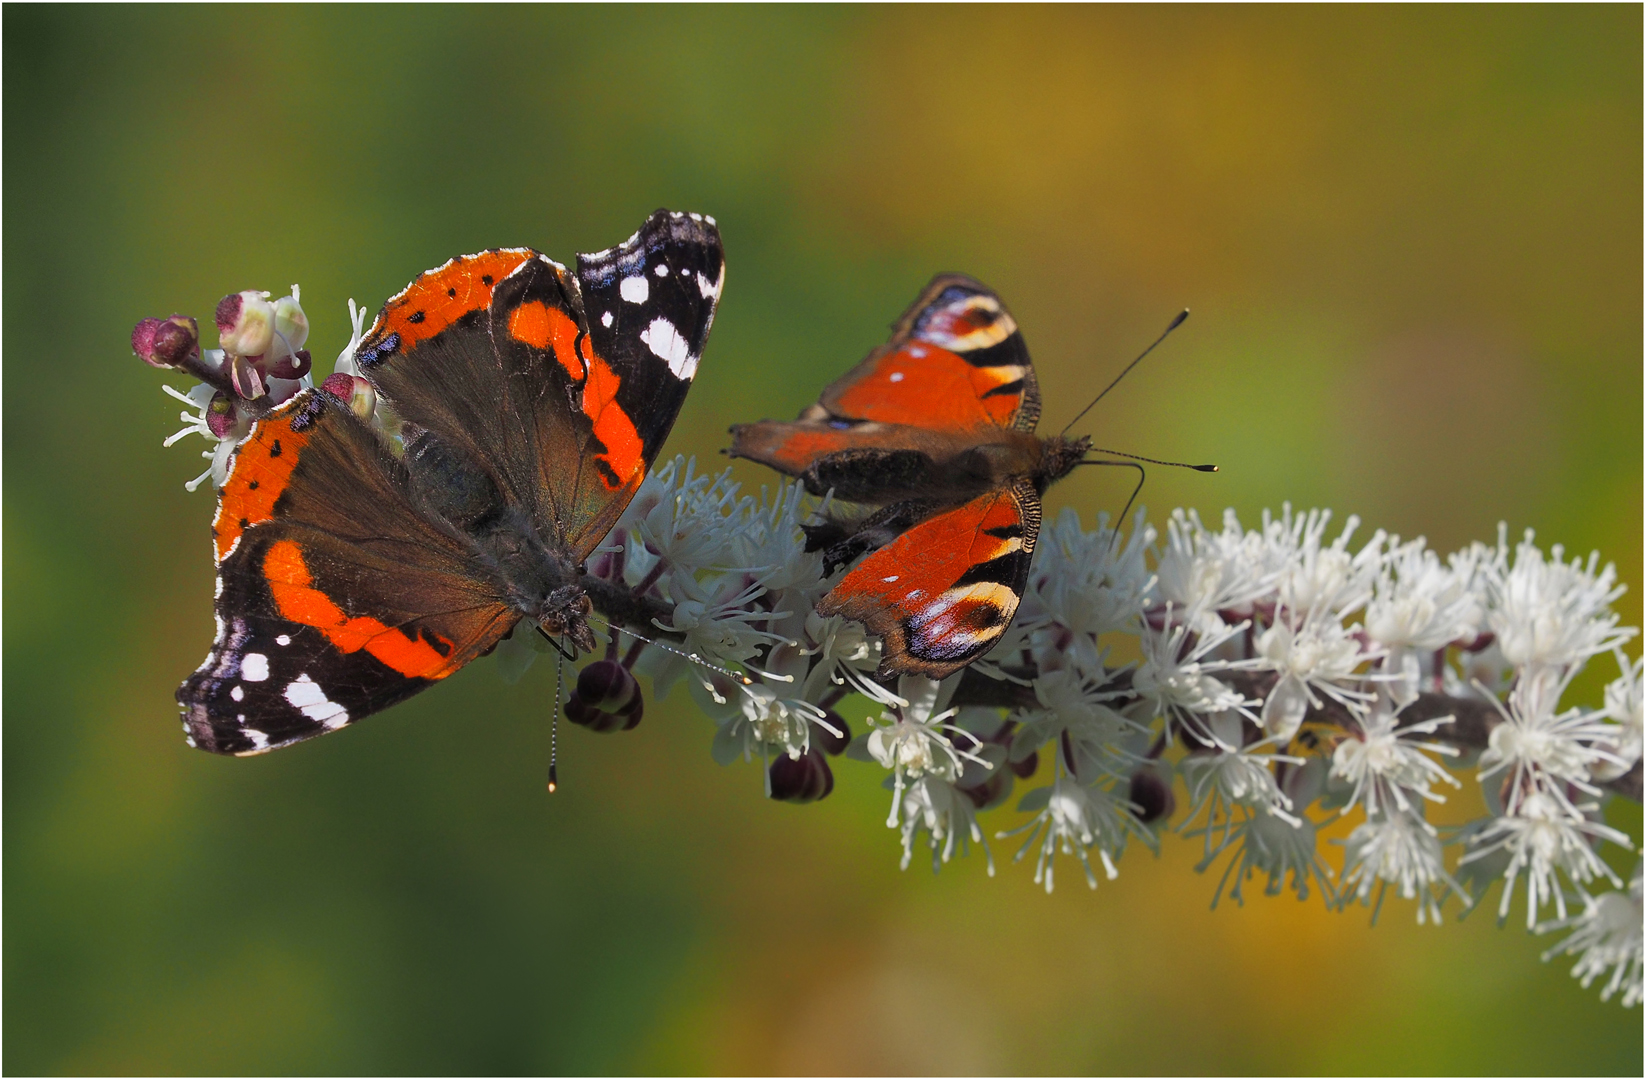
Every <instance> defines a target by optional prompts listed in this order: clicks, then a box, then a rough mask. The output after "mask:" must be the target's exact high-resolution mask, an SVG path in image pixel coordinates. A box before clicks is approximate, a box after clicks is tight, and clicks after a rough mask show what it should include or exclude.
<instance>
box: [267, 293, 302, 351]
mask: <svg viewBox="0 0 1646 1080" xmlns="http://www.w3.org/2000/svg"><path fill="white" fill-rule="evenodd" d="M274 329H275V332H276V333H278V334H279V335H280V336H281V337H283V338H285V339H286V344H288V345H290V346H291V347H292V349H293V350H297V349H301V348H302V347H303V343H304V342H305V341H307V340H309V317H308V316H307V315H305V314H303V308H302V306H301V305H299V304H298V302H297V297H295V296H282V297H281V298H280V299H278V300H276V301H275V302H274Z"/></svg>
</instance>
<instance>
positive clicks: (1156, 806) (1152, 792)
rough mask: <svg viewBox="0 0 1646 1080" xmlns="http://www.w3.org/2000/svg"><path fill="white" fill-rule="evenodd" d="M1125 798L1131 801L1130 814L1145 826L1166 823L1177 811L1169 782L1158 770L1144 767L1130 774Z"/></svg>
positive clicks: (1152, 767) (1175, 799) (1175, 800)
mask: <svg viewBox="0 0 1646 1080" xmlns="http://www.w3.org/2000/svg"><path fill="white" fill-rule="evenodd" d="M1126 797H1127V798H1128V799H1129V800H1131V803H1132V812H1133V813H1134V814H1136V815H1137V820H1138V821H1141V822H1142V823H1143V824H1145V825H1152V824H1154V823H1155V822H1157V821H1168V820H1170V819H1171V816H1172V812H1173V811H1174V810H1176V809H1177V796H1176V795H1173V794H1172V784H1171V781H1170V780H1168V779H1166V778H1165V777H1163V776H1161V775H1160V770H1158V769H1156V768H1155V767H1154V766H1152V765H1145V766H1143V767H1142V768H1140V769H1138V770H1137V771H1136V772H1134V773H1132V783H1131V789H1130V790H1129V791H1128V792H1127V794H1126Z"/></svg>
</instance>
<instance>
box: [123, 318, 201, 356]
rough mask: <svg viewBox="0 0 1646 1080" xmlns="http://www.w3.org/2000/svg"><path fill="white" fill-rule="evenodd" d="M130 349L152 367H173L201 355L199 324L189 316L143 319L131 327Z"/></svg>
mask: <svg viewBox="0 0 1646 1080" xmlns="http://www.w3.org/2000/svg"><path fill="white" fill-rule="evenodd" d="M131 351H132V352H134V353H136V354H137V355H138V356H140V357H142V359H143V362H144V363H146V364H148V365H150V366H151V367H157V368H174V367H176V366H177V365H178V364H181V363H183V362H184V361H185V360H188V359H189V358H190V357H194V356H199V355H200V326H199V324H198V323H196V322H195V321H194V320H193V319H191V318H189V317H188V316H187V315H173V316H172V317H171V318H169V319H144V320H143V321H142V322H140V323H138V324H137V325H136V326H135V327H134V328H133V329H132V332H131Z"/></svg>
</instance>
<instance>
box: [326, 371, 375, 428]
mask: <svg viewBox="0 0 1646 1080" xmlns="http://www.w3.org/2000/svg"><path fill="white" fill-rule="evenodd" d="M320 388H321V389H322V390H324V391H326V393H328V394H331V395H332V396H334V397H340V398H342V399H343V401H344V403H345V404H347V405H348V407H349V408H350V409H352V410H353V411H354V415H356V416H358V417H359V418H360V419H362V420H369V419H371V414H372V410H374V409H376V408H377V391H376V390H375V389H374V388H373V387H372V384H371V383H369V382H367V381H366V380H365V379H362V378H361V377H360V376H358V375H344V374H343V373H342V372H334V373H332V374H330V375H327V376H326V381H325V382H323V383H321V384H320Z"/></svg>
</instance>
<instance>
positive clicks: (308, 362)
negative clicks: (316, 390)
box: [269, 349, 314, 379]
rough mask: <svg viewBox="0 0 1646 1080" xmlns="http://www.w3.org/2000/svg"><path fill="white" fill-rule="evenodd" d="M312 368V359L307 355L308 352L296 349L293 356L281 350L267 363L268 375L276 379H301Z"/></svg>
mask: <svg viewBox="0 0 1646 1080" xmlns="http://www.w3.org/2000/svg"><path fill="white" fill-rule="evenodd" d="M313 366H314V358H313V357H312V356H310V355H309V350H307V349H298V350H297V352H296V353H295V354H293V353H288V352H286V351H285V350H283V349H282V350H279V351H278V355H277V357H276V358H275V359H274V360H272V361H271V362H270V363H269V375H271V376H272V377H274V378H276V379H301V378H302V377H303V376H305V375H307V374H308V373H309V369H310V368H312V367H313Z"/></svg>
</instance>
